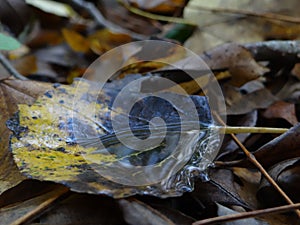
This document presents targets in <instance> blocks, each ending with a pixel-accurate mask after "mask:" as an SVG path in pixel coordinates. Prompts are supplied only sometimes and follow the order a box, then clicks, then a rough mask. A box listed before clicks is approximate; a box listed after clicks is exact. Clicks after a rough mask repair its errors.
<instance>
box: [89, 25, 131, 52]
mask: <svg viewBox="0 0 300 225" xmlns="http://www.w3.org/2000/svg"><path fill="white" fill-rule="evenodd" d="M130 41H132V38H131V37H130V36H129V35H128V34H121V33H113V32H111V31H110V30H108V29H102V30H99V31H96V32H95V33H93V34H91V35H90V36H89V37H88V42H89V45H90V48H91V50H92V51H94V52H95V53H96V54H99V55H100V54H103V53H104V52H106V51H108V50H110V49H112V48H114V47H117V46H119V45H122V44H125V43H128V42H130Z"/></svg>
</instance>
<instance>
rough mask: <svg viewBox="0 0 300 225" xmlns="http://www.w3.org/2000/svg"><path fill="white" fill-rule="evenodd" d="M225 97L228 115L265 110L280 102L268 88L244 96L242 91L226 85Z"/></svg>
mask: <svg viewBox="0 0 300 225" xmlns="http://www.w3.org/2000/svg"><path fill="white" fill-rule="evenodd" d="M224 96H225V101H226V106H227V109H226V110H227V111H226V113H227V114H228V115H239V114H245V113H249V112H251V111H253V110H255V109H265V108H267V107H268V106H270V105H271V104H272V103H273V102H275V101H277V100H278V99H277V98H276V97H275V96H274V95H273V94H272V93H271V92H270V91H269V90H268V89H266V88H263V89H259V90H255V91H254V92H251V93H248V94H246V95H244V94H242V93H241V91H240V89H236V88H234V87H232V86H230V85H226V86H225V85H224Z"/></svg>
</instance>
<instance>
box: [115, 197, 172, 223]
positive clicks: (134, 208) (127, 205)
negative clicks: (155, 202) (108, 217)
mask: <svg viewBox="0 0 300 225" xmlns="http://www.w3.org/2000/svg"><path fill="white" fill-rule="evenodd" d="M119 205H120V207H121V209H122V210H123V214H124V218H125V221H126V222H127V223H128V224H131V225H135V224H140V225H176V223H173V222H172V221H171V220H170V219H168V218H167V217H166V216H164V215H162V214H161V213H160V212H158V211H157V210H155V209H153V208H152V207H150V206H149V205H146V204H145V203H143V202H140V201H138V200H136V199H132V200H130V199H129V200H127V199H121V200H119ZM140 215H143V219H142V220H141V217H140Z"/></svg>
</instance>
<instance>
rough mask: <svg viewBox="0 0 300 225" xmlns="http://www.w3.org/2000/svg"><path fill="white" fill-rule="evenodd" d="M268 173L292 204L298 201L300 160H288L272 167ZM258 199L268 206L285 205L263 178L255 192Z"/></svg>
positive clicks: (299, 196)
mask: <svg viewBox="0 0 300 225" xmlns="http://www.w3.org/2000/svg"><path fill="white" fill-rule="evenodd" d="M268 173H269V174H270V176H271V177H272V178H273V179H274V180H275V181H276V183H277V184H278V185H279V186H280V187H281V188H282V190H283V191H284V192H285V193H286V194H287V195H288V196H289V197H290V198H291V199H292V201H294V202H299V201H300V195H299V185H298V184H299V182H300V158H299V157H298V158H294V159H288V160H285V161H282V162H279V163H277V164H275V165H273V166H272V167H271V168H270V169H269V170H268ZM257 196H258V199H259V200H260V201H261V202H263V203H264V204H266V205H268V206H278V205H283V204H285V200H284V199H283V197H282V196H281V195H280V194H279V193H278V192H277V191H276V190H275V189H274V188H273V187H272V186H271V185H270V183H269V182H268V181H267V180H266V179H265V178H263V179H262V181H261V185H260V187H259V190H258V192H257Z"/></svg>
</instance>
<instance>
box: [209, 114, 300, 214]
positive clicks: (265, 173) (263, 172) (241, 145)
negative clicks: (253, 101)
mask: <svg viewBox="0 0 300 225" xmlns="http://www.w3.org/2000/svg"><path fill="white" fill-rule="evenodd" d="M214 115H215V116H216V118H217V119H218V120H219V122H220V123H221V124H222V125H223V126H226V124H225V123H224V121H223V120H222V119H221V117H220V116H219V115H217V114H216V113H214ZM230 136H231V137H232V139H233V140H234V141H235V143H236V144H237V145H238V146H239V147H240V148H241V149H242V150H243V152H244V153H245V155H246V156H247V158H248V159H249V161H250V162H251V163H253V164H254V165H255V166H256V167H257V168H258V169H259V171H260V172H261V173H262V174H263V175H264V176H265V178H266V179H267V180H268V181H269V183H270V184H271V185H272V186H273V187H274V188H275V189H276V190H277V191H278V192H279V193H280V195H281V196H282V197H283V198H284V199H285V200H286V202H287V203H289V204H290V205H292V204H294V203H293V201H292V200H291V199H290V198H289V196H287V194H286V193H285V192H284V191H283V190H282V189H281V188H280V187H279V186H278V184H277V183H276V182H275V181H274V179H273V178H272V177H271V176H270V175H269V174H268V172H267V171H266V170H265V169H264V168H263V166H262V165H261V164H260V163H259V162H258V161H257V160H256V158H255V156H254V155H253V154H252V153H251V152H249V151H248V150H247V148H246V147H245V146H244V145H243V144H242V143H241V142H240V140H239V139H238V138H237V137H236V136H235V135H234V134H230ZM295 213H296V214H297V216H298V217H299V218H300V211H299V210H295Z"/></svg>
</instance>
